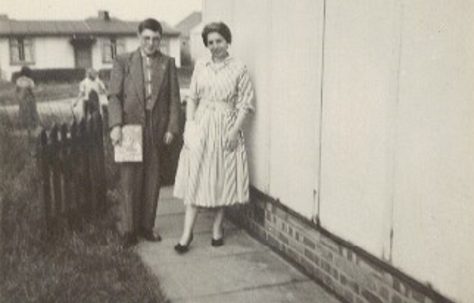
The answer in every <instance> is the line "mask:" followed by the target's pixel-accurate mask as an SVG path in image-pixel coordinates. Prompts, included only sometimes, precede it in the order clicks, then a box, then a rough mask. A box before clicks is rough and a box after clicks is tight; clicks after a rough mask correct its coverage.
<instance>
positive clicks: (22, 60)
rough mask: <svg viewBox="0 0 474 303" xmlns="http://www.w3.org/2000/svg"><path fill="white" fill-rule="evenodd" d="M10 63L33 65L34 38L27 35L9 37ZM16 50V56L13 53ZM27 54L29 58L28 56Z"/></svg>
mask: <svg viewBox="0 0 474 303" xmlns="http://www.w3.org/2000/svg"><path fill="white" fill-rule="evenodd" d="M9 51H10V65H34V64H35V47H34V39H33V38H32V37H27V36H16V37H10V38H9ZM14 52H17V54H18V56H17V57H18V58H16V56H15V55H14ZM28 54H29V58H28Z"/></svg>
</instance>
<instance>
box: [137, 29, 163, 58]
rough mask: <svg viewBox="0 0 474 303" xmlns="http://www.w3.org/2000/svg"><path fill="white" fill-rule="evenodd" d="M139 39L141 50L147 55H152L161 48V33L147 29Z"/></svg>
mask: <svg viewBox="0 0 474 303" xmlns="http://www.w3.org/2000/svg"><path fill="white" fill-rule="evenodd" d="M138 39H139V40H140V47H141V49H142V50H143V52H144V53H145V54H147V55H152V54H153V53H154V52H156V51H157V50H158V49H159V48H160V41H161V35H160V32H159V31H156V32H154V31H152V30H151V29H148V28H145V29H144V30H143V31H142V32H141V33H139V34H138Z"/></svg>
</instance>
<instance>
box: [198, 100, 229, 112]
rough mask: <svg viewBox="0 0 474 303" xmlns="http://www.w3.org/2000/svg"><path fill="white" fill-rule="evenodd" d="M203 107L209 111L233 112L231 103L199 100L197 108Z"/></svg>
mask: <svg viewBox="0 0 474 303" xmlns="http://www.w3.org/2000/svg"><path fill="white" fill-rule="evenodd" d="M201 106H202V107H203V108H206V109H210V110H225V111H232V110H235V108H234V105H233V104H232V103H231V102H226V101H218V100H200V102H199V107H201Z"/></svg>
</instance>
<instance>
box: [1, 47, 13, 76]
mask: <svg viewBox="0 0 474 303" xmlns="http://www.w3.org/2000/svg"><path fill="white" fill-rule="evenodd" d="M9 66H10V50H9V44H8V39H5V38H0V79H2V80H7V81H9V80H10V74H11V69H10V67H9Z"/></svg>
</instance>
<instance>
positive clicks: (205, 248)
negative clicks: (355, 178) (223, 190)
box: [136, 187, 339, 303]
mask: <svg viewBox="0 0 474 303" xmlns="http://www.w3.org/2000/svg"><path fill="white" fill-rule="evenodd" d="M213 219H214V212H213V211H200V213H199V215H198V218H197V221H196V224H195V228H194V240H193V242H192V243H191V245H190V250H189V252H188V253H186V254H184V255H178V254H177V253H176V252H175V251H174V249H173V247H174V245H175V244H176V243H177V242H178V240H179V237H180V235H181V231H182V226H183V220H184V206H183V203H182V202H181V201H180V200H178V199H175V198H173V196H172V187H165V188H163V189H162V191H161V194H160V202H159V206H158V214H157V218H156V224H157V227H158V229H159V230H160V233H161V235H162V237H163V241H161V242H158V243H154V242H146V241H144V242H141V243H139V245H138V246H137V247H136V252H137V253H138V254H139V255H140V256H141V258H142V260H143V262H144V263H145V264H146V265H147V266H148V267H149V268H150V270H151V271H152V272H153V273H154V274H155V275H156V276H157V277H158V279H159V281H160V286H161V288H162V290H163V292H164V293H165V294H166V296H167V297H168V298H169V299H170V301H171V302H210V303H213V302H226V303H232V302H246V303H249V302H315V303H319V302H320V303H338V302H339V301H338V300H337V299H335V298H334V297H333V296H332V295H331V294H329V293H327V292H326V291H325V290H324V289H323V288H321V287H320V286H319V285H318V284H317V283H316V282H314V281H313V280H311V279H310V278H308V277H307V276H306V275H304V274H303V273H301V272H300V271H299V270H297V269H296V268H294V267H293V266H292V265H291V264H289V263H288V262H286V261H285V260H284V259H282V258H281V257H280V256H278V255H277V254H276V253H275V252H273V251H272V250H271V249H270V248H268V247H267V246H265V245H263V244H262V243H260V242H258V241H257V240H255V239H254V238H252V237H250V236H249V235H248V234H247V233H246V232H245V231H244V230H242V229H240V228H238V227H237V226H235V225H234V224H232V223H231V222H229V221H228V220H226V221H225V224H224V234H225V244H224V246H222V247H212V246H211V245H210V242H211V235H212V233H211V230H212V222H213Z"/></svg>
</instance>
